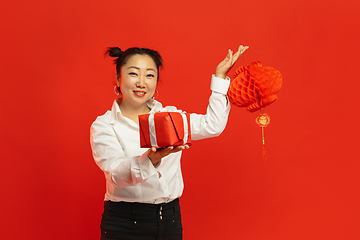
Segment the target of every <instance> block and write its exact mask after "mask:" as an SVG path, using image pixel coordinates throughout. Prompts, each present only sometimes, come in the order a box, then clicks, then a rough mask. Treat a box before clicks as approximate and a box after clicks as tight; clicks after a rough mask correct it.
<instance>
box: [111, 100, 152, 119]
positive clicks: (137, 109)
mask: <svg viewBox="0 0 360 240" xmlns="http://www.w3.org/2000/svg"><path fill="white" fill-rule="evenodd" d="M117 102H118V105H119V107H120V110H121V113H122V115H123V116H124V117H127V118H129V119H131V120H132V121H134V122H135V123H136V124H139V117H138V116H139V115H141V114H147V113H149V111H150V108H149V107H148V106H147V104H144V105H139V106H134V105H132V104H129V103H127V102H124V101H121V99H119V100H118V101H117Z"/></svg>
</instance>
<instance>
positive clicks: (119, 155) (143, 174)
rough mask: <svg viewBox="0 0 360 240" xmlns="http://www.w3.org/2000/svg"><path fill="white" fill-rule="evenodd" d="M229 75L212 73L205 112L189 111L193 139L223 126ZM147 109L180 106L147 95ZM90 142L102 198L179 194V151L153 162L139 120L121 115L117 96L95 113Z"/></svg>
mask: <svg viewBox="0 0 360 240" xmlns="http://www.w3.org/2000/svg"><path fill="white" fill-rule="evenodd" d="M229 85H230V79H229V78H228V77H227V78H226V79H225V80H224V79H222V78H217V77H215V76H214V75H213V76H212V79H211V87H210V88H211V90H212V94H211V96H210V99H209V105H208V108H207V112H206V114H205V115H200V114H190V125H191V140H192V141H194V140H200V139H204V138H210V137H216V136H219V135H220V134H221V132H222V131H223V130H224V129H225V126H226V123H227V119H228V115H229V112H230V103H229V102H228V99H227V96H226V93H227V90H228V88H229ZM148 106H149V108H150V109H151V111H150V112H171V111H178V110H177V109H176V108H175V107H172V106H168V107H162V105H161V103H159V102H158V101H156V100H149V101H148ZM90 144H91V148H92V153H93V156H94V160H95V162H96V164H97V165H98V166H99V167H100V169H101V170H102V171H103V172H104V174H105V179H106V193H105V201H109V200H110V201H114V202H119V201H125V202H144V203H156V204H157V203H163V202H169V201H172V200H174V199H176V198H178V197H180V196H181V195H182V192H183V189H184V183H183V179H182V174H181V167H180V158H181V151H180V152H177V153H173V154H170V155H168V156H166V157H164V158H163V159H162V161H161V164H160V165H158V166H156V168H155V167H154V166H153V165H152V163H151V161H150V159H149V158H148V156H147V154H146V151H147V150H148V148H140V134H139V125H137V124H136V123H135V122H133V121H132V120H130V119H129V118H126V117H124V116H123V115H122V113H121V110H120V108H119V105H118V104H117V102H116V100H115V101H114V103H113V106H112V108H111V110H110V111H107V112H106V113H105V114H104V115H102V116H99V117H97V119H96V120H95V121H94V122H93V124H92V126H91V129H90Z"/></svg>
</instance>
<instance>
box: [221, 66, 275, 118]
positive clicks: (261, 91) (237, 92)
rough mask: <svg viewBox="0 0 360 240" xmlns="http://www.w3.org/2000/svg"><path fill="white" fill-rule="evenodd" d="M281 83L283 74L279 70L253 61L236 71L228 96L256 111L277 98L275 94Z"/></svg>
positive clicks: (249, 109)
mask: <svg viewBox="0 0 360 240" xmlns="http://www.w3.org/2000/svg"><path fill="white" fill-rule="evenodd" d="M281 85H282V76H281V74H280V72H279V71H278V70H276V69H274V68H271V67H264V66H262V64H261V63H260V62H253V63H251V64H249V65H248V66H247V67H240V68H238V69H237V70H236V71H235V74H234V80H233V81H232V82H231V84H230V87H229V90H228V97H229V100H230V102H231V103H232V104H234V105H236V106H238V107H246V109H247V110H248V111H250V112H255V111H257V110H259V109H261V108H263V107H265V106H267V105H269V104H271V103H272V102H274V101H275V100H276V99H277V96H276V95H275V94H276V93H277V92H279V90H280V88H281Z"/></svg>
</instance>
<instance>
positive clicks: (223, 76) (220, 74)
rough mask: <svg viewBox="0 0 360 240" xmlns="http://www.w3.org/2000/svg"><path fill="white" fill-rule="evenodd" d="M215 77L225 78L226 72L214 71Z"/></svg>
mask: <svg viewBox="0 0 360 240" xmlns="http://www.w3.org/2000/svg"><path fill="white" fill-rule="evenodd" d="M215 77H217V78H222V79H225V78H226V74H222V73H215Z"/></svg>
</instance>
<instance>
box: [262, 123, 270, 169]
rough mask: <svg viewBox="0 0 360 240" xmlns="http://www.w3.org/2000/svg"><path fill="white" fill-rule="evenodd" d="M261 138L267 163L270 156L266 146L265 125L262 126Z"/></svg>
mask: <svg viewBox="0 0 360 240" xmlns="http://www.w3.org/2000/svg"><path fill="white" fill-rule="evenodd" d="M261 139H262V155H263V159H264V161H265V163H267V160H268V158H269V154H268V153H267V151H266V148H265V134H264V127H261Z"/></svg>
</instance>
